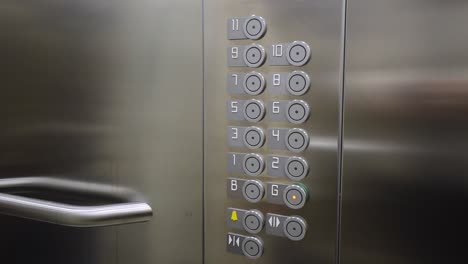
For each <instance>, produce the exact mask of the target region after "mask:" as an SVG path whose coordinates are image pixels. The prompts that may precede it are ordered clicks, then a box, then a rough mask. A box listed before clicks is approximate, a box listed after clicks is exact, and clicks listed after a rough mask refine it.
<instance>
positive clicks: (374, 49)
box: [341, 0, 468, 264]
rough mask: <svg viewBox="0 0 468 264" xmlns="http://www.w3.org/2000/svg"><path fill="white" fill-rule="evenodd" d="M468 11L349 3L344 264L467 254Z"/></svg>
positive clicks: (395, 2) (437, 5) (443, 5)
mask: <svg viewBox="0 0 468 264" xmlns="http://www.w3.org/2000/svg"><path fill="white" fill-rule="evenodd" d="M467 14H468V3H467V2H466V1H456V0H453V1H422V0H417V1H415V0H386V1H384V0H377V1H376V0H350V1H348V12H347V18H348V19H347V48H346V54H347V56H346V72H345V76H346V82H345V116H344V141H343V144H344V145H343V149H344V158H343V162H344V163H343V211H342V212H343V214H342V216H343V217H342V256H341V263H342V264H351V263H356V264H357V263H359V264H367V263H369V264H370V263H372V264H374V263H381V264H386V263H401V264H406V263H412V264H415V263H458V262H463V259H465V258H466V256H465V254H464V252H465V251H466V250H465V245H466V242H465V241H464V238H465V237H466V234H467V232H466V220H467V218H466V216H465V215H466V214H465V212H464V211H465V210H464V208H465V207H466V201H467V193H468V187H467V178H468V167H467V160H468V159H467V158H468V155H467V153H468V152H467V147H468V137H467V135H468V126H467V121H468V108H467V103H466V102H467V101H468V89H467V87H468V85H467V84H468V52H467V48H466V47H467V46H468V28H467V27H466V25H467V23H468V16H467Z"/></svg>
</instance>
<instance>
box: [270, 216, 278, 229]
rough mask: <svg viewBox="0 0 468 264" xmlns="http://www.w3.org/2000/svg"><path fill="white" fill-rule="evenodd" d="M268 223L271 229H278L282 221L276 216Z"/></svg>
mask: <svg viewBox="0 0 468 264" xmlns="http://www.w3.org/2000/svg"><path fill="white" fill-rule="evenodd" d="M268 223H269V224H270V226H271V227H278V226H279V225H280V224H281V222H280V219H279V218H278V217H276V216H271V217H270V219H268Z"/></svg>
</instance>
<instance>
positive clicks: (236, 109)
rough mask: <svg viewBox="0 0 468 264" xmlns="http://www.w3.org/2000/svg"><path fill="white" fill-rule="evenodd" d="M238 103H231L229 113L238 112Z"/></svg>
mask: <svg viewBox="0 0 468 264" xmlns="http://www.w3.org/2000/svg"><path fill="white" fill-rule="evenodd" d="M238 103H239V102H237V101H232V102H231V113H237V111H239V107H238V106H237V104H238Z"/></svg>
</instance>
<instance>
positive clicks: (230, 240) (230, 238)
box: [228, 235, 232, 245]
mask: <svg viewBox="0 0 468 264" xmlns="http://www.w3.org/2000/svg"><path fill="white" fill-rule="evenodd" d="M231 242H232V237H231V235H229V243H228V245H231Z"/></svg>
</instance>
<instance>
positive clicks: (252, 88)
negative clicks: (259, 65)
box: [244, 72, 265, 95]
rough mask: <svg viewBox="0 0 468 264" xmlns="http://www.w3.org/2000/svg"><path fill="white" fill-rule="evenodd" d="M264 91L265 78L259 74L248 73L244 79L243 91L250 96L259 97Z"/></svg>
mask: <svg viewBox="0 0 468 264" xmlns="http://www.w3.org/2000/svg"><path fill="white" fill-rule="evenodd" d="M264 89H265V78H264V77H263V75H262V74H261V73H259V72H250V73H247V74H246V75H245V78H244V91H245V92H246V93H247V94H250V95H259V94H261V93H262V92H263V90H264Z"/></svg>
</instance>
